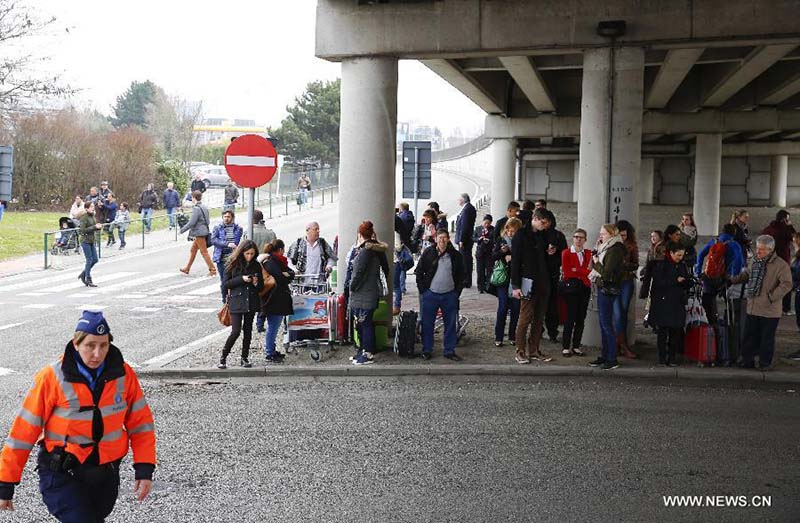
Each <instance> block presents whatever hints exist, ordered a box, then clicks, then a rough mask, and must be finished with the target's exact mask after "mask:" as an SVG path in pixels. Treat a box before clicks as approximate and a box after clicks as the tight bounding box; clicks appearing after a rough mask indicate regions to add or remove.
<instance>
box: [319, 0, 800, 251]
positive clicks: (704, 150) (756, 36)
mask: <svg viewBox="0 0 800 523" xmlns="http://www.w3.org/2000/svg"><path fill="white" fill-rule="evenodd" d="M609 21H624V27H622V25H621V24H609V25H608V26H606V27H604V30H603V31H599V24H600V23H601V22H609ZM316 31H317V40H316V54H317V56H319V57H321V58H324V59H327V60H331V61H339V62H341V63H342V99H341V102H342V107H341V109H342V116H341V134H340V136H341V138H340V139H341V171H340V173H341V174H340V177H341V182H340V183H341V190H342V201H343V204H344V202H345V199H349V200H350V201H353V202H358V209H359V212H358V213H351V214H350V215H349V216H348V213H342V217H341V222H340V231H355V228H356V227H357V224H358V221H360V220H361V219H363V218H366V217H369V218H370V219H373V221H375V222H376V224H377V225H378V231H379V234H381V235H382V237H384V238H388V237H391V232H392V224H393V217H392V214H391V211H392V209H393V207H394V199H395V195H394V183H393V178H394V172H395V171H394V169H395V145H394V144H395V140H394V136H395V128H396V119H397V116H396V112H397V61H398V60H399V59H416V60H420V61H421V62H422V63H424V64H425V65H426V66H427V67H429V68H430V69H431V70H433V71H434V72H436V73H437V74H438V75H439V76H441V77H442V78H444V79H445V80H446V81H447V82H449V83H450V84H451V85H453V86H454V87H455V88H457V89H458V90H459V91H461V92H462V93H463V94H464V95H465V96H467V97H468V98H469V99H471V100H472V101H473V102H475V103H476V104H477V105H478V106H479V107H481V108H482V109H483V110H484V111H486V113H487V117H486V126H485V129H486V131H485V135H486V137H487V138H491V139H493V140H494V143H493V145H492V147H493V158H494V161H493V163H492V170H493V173H492V177H493V178H492V181H493V185H492V197H493V198H492V207H493V209H492V210H493V211H494V213H495V215H499V214H502V213H503V212H504V210H505V205H506V203H507V202H508V201H510V200H512V199H515V198H519V197H526V196H543V195H548V196H550V197H554V198H555V199H561V200H570V199H575V200H576V201H577V202H578V225H579V226H580V227H583V228H586V229H587V230H596V229H597V228H598V227H599V225H600V224H602V223H605V222H606V221H613V220H615V219H619V218H625V219H628V220H630V221H631V222H633V223H634V224H636V223H638V209H639V204H640V202H646V203H651V202H654V201H659V202H660V203H676V204H686V205H687V206H688V205H690V204H693V206H694V213H695V219H696V221H697V224H698V227H699V229H700V234H703V235H711V234H716V233H717V232H718V229H719V226H720V220H719V205H720V202H721V200H722V201H724V202H725V203H728V204H759V203H761V204H767V203H769V204H772V205H778V206H785V205H786V203H787V190H788V189H789V185H790V183H789V181H790V174H791V179H792V180H793V182H792V183H793V184H795V185H797V187H794V188H793V191H794V192H793V193H789V194H790V197H791V200H792V201H793V202H796V201H800V1H798V0H793V1H781V0H727V1H723V0H662V1H657V0H653V1H646V0H645V1H641V0H639V1H635V0H609V1H607V2H579V1H564V0H530V1H525V0H430V1H414V0H406V1H392V0H318V6H317V30H316ZM601 32H602V34H600V33H601ZM795 158H797V159H795Z"/></svg>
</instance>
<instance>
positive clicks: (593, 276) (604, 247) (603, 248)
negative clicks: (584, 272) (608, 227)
mask: <svg viewBox="0 0 800 523" xmlns="http://www.w3.org/2000/svg"><path fill="white" fill-rule="evenodd" d="M618 243H619V244H621V243H622V237H621V236H619V235H617V236H612V237H611V238H609V239H608V241H607V242H605V243H602V244H601V245H600V249H599V250H598V251H597V256H598V257H599V258H600V264H601V265H602V263H603V261H605V259H606V254H608V251H609V250H610V249H611V247H613V246H615V245H616V244H618ZM599 278H600V273H599V272H597V270H595V269H592V272H590V273H589V279H590V280H591V281H592V282H594V281H595V280H597V279H599Z"/></svg>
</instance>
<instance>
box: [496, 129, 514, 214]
mask: <svg viewBox="0 0 800 523" xmlns="http://www.w3.org/2000/svg"><path fill="white" fill-rule="evenodd" d="M492 156H493V164H494V165H493V166H492V167H493V168H492V206H491V209H492V216H493V217H494V219H495V220H499V219H500V218H502V217H503V216H505V215H506V208H507V207H508V203H509V202H510V201H512V200H514V196H515V195H514V193H515V192H516V191H515V190H514V189H515V185H516V177H517V173H516V166H517V141H516V140H507V139H501V140H495V141H494V142H493V143H492Z"/></svg>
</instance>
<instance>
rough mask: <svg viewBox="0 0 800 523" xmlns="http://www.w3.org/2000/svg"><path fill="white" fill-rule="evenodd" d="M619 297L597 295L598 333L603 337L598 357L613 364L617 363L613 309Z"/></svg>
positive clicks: (600, 293) (599, 293)
mask: <svg viewBox="0 0 800 523" xmlns="http://www.w3.org/2000/svg"><path fill="white" fill-rule="evenodd" d="M619 299H620V296H606V295H605V294H603V293H602V292H598V293H597V308H598V309H599V311H598V317H599V319H600V331H601V332H602V337H603V349H602V351H601V353H600V357H601V358H603V359H604V360H605V361H608V362H611V363H614V362H616V361H617V337H616V335H615V334H614V309H615V308H616V307H617V305H616V302H617V301H619Z"/></svg>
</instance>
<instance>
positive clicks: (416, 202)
mask: <svg viewBox="0 0 800 523" xmlns="http://www.w3.org/2000/svg"><path fill="white" fill-rule="evenodd" d="M418 218H419V147H414V219H415V220H416V219H418Z"/></svg>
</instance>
